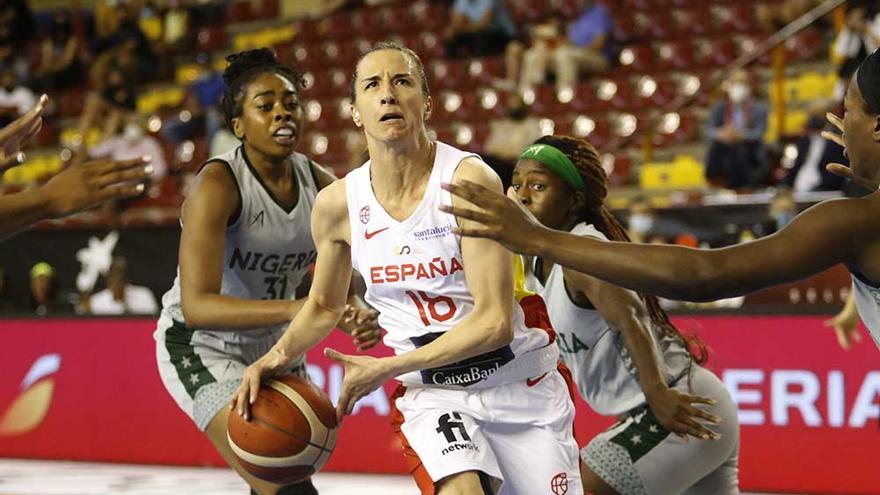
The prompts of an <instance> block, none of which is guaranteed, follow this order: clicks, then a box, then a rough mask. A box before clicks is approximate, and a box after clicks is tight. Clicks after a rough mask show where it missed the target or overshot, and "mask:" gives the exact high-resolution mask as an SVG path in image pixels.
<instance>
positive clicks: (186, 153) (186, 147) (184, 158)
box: [177, 140, 196, 163]
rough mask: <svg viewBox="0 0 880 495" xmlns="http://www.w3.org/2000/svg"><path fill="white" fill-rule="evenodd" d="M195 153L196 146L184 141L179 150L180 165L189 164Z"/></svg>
mask: <svg viewBox="0 0 880 495" xmlns="http://www.w3.org/2000/svg"><path fill="white" fill-rule="evenodd" d="M195 151H196V145H195V144H194V143H193V142H192V141H189V140H187V141H184V142H183V143H182V144H181V145H180V148H178V149H177V159H178V160H179V161H180V163H189V162H191V161H192V159H193V154H194V153H195Z"/></svg>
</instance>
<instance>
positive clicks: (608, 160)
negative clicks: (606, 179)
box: [602, 153, 616, 176]
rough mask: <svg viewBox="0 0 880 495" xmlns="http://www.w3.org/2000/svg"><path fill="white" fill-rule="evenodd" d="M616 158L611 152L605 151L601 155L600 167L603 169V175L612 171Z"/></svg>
mask: <svg viewBox="0 0 880 495" xmlns="http://www.w3.org/2000/svg"><path fill="white" fill-rule="evenodd" d="M615 161H616V159H615V158H614V155H612V154H611V153H605V154H604V155H602V169H603V170H605V175H609V176H610V175H611V174H613V173H614V162H615Z"/></svg>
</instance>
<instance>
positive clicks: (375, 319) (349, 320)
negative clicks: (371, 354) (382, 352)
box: [339, 304, 382, 351]
mask: <svg viewBox="0 0 880 495" xmlns="http://www.w3.org/2000/svg"><path fill="white" fill-rule="evenodd" d="M339 327H340V328H342V329H343V330H344V331H345V332H347V333H348V334H350V335H351V336H352V337H354V344H355V346H357V350H359V351H365V350H367V349H369V348H371V347H373V346H375V345H376V344H378V343H379V341H380V340H382V327H380V326H379V312H378V311H376V310H375V309H370V308H358V307H355V306H352V305H350V304H349V305H348V306H346V307H345V312H344V313H343V314H342V318H341V319H340V321H339Z"/></svg>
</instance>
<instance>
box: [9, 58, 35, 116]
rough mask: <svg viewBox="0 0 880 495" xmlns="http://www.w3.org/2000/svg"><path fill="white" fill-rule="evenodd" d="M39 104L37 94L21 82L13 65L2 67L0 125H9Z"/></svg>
mask: <svg viewBox="0 0 880 495" xmlns="http://www.w3.org/2000/svg"><path fill="white" fill-rule="evenodd" d="M36 104H37V95H35V94H34V92H33V91H31V90H30V88H27V87H25V86H24V85H22V84H19V82H18V78H17V76H16V75H15V72H14V71H13V69H12V67H9V66H5V67H2V68H0V127H3V126H6V125H9V123H10V122H12V121H13V120H15V119H17V118H19V117H21V116H22V115H24V114H25V113H27V112H28V110H30V109H31V108H33V106H34V105H36Z"/></svg>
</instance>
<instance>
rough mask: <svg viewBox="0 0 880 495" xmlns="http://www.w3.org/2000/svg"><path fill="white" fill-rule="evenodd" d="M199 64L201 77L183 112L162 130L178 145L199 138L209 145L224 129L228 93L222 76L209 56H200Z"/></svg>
mask: <svg viewBox="0 0 880 495" xmlns="http://www.w3.org/2000/svg"><path fill="white" fill-rule="evenodd" d="M196 60H197V61H198V63H199V75H198V77H197V78H196V80H195V81H193V82H192V84H190V85H189V87H188V88H187V91H186V97H185V98H186V99H185V100H184V105H183V106H184V108H183V110H182V111H181V112H180V113H179V114H178V115H176V116H174V117H172V118H170V119H168V120H167V121H166V122H165V125H164V126H163V128H162V136H163V137H164V138H165V139H167V140H169V141H171V142H172V143H175V144H180V143H182V142H184V141H186V140H188V139H193V138H196V137H200V136H206V137H207V138H208V141H210V140H211V139H212V138H213V137H214V133H216V132H217V130H219V129H220V127H221V126H222V118H221V116H220V109H219V105H220V98H221V97H222V96H223V91H225V89H226V85H225V84H224V83H223V75H222V74H220V73H219V72H218V71H217V70H216V69H215V68H214V65H213V63H212V60H211V57H210V55H208V54H207V53H202V54H199V55H198V56H197V57H196ZM211 156H214V155H211Z"/></svg>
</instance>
